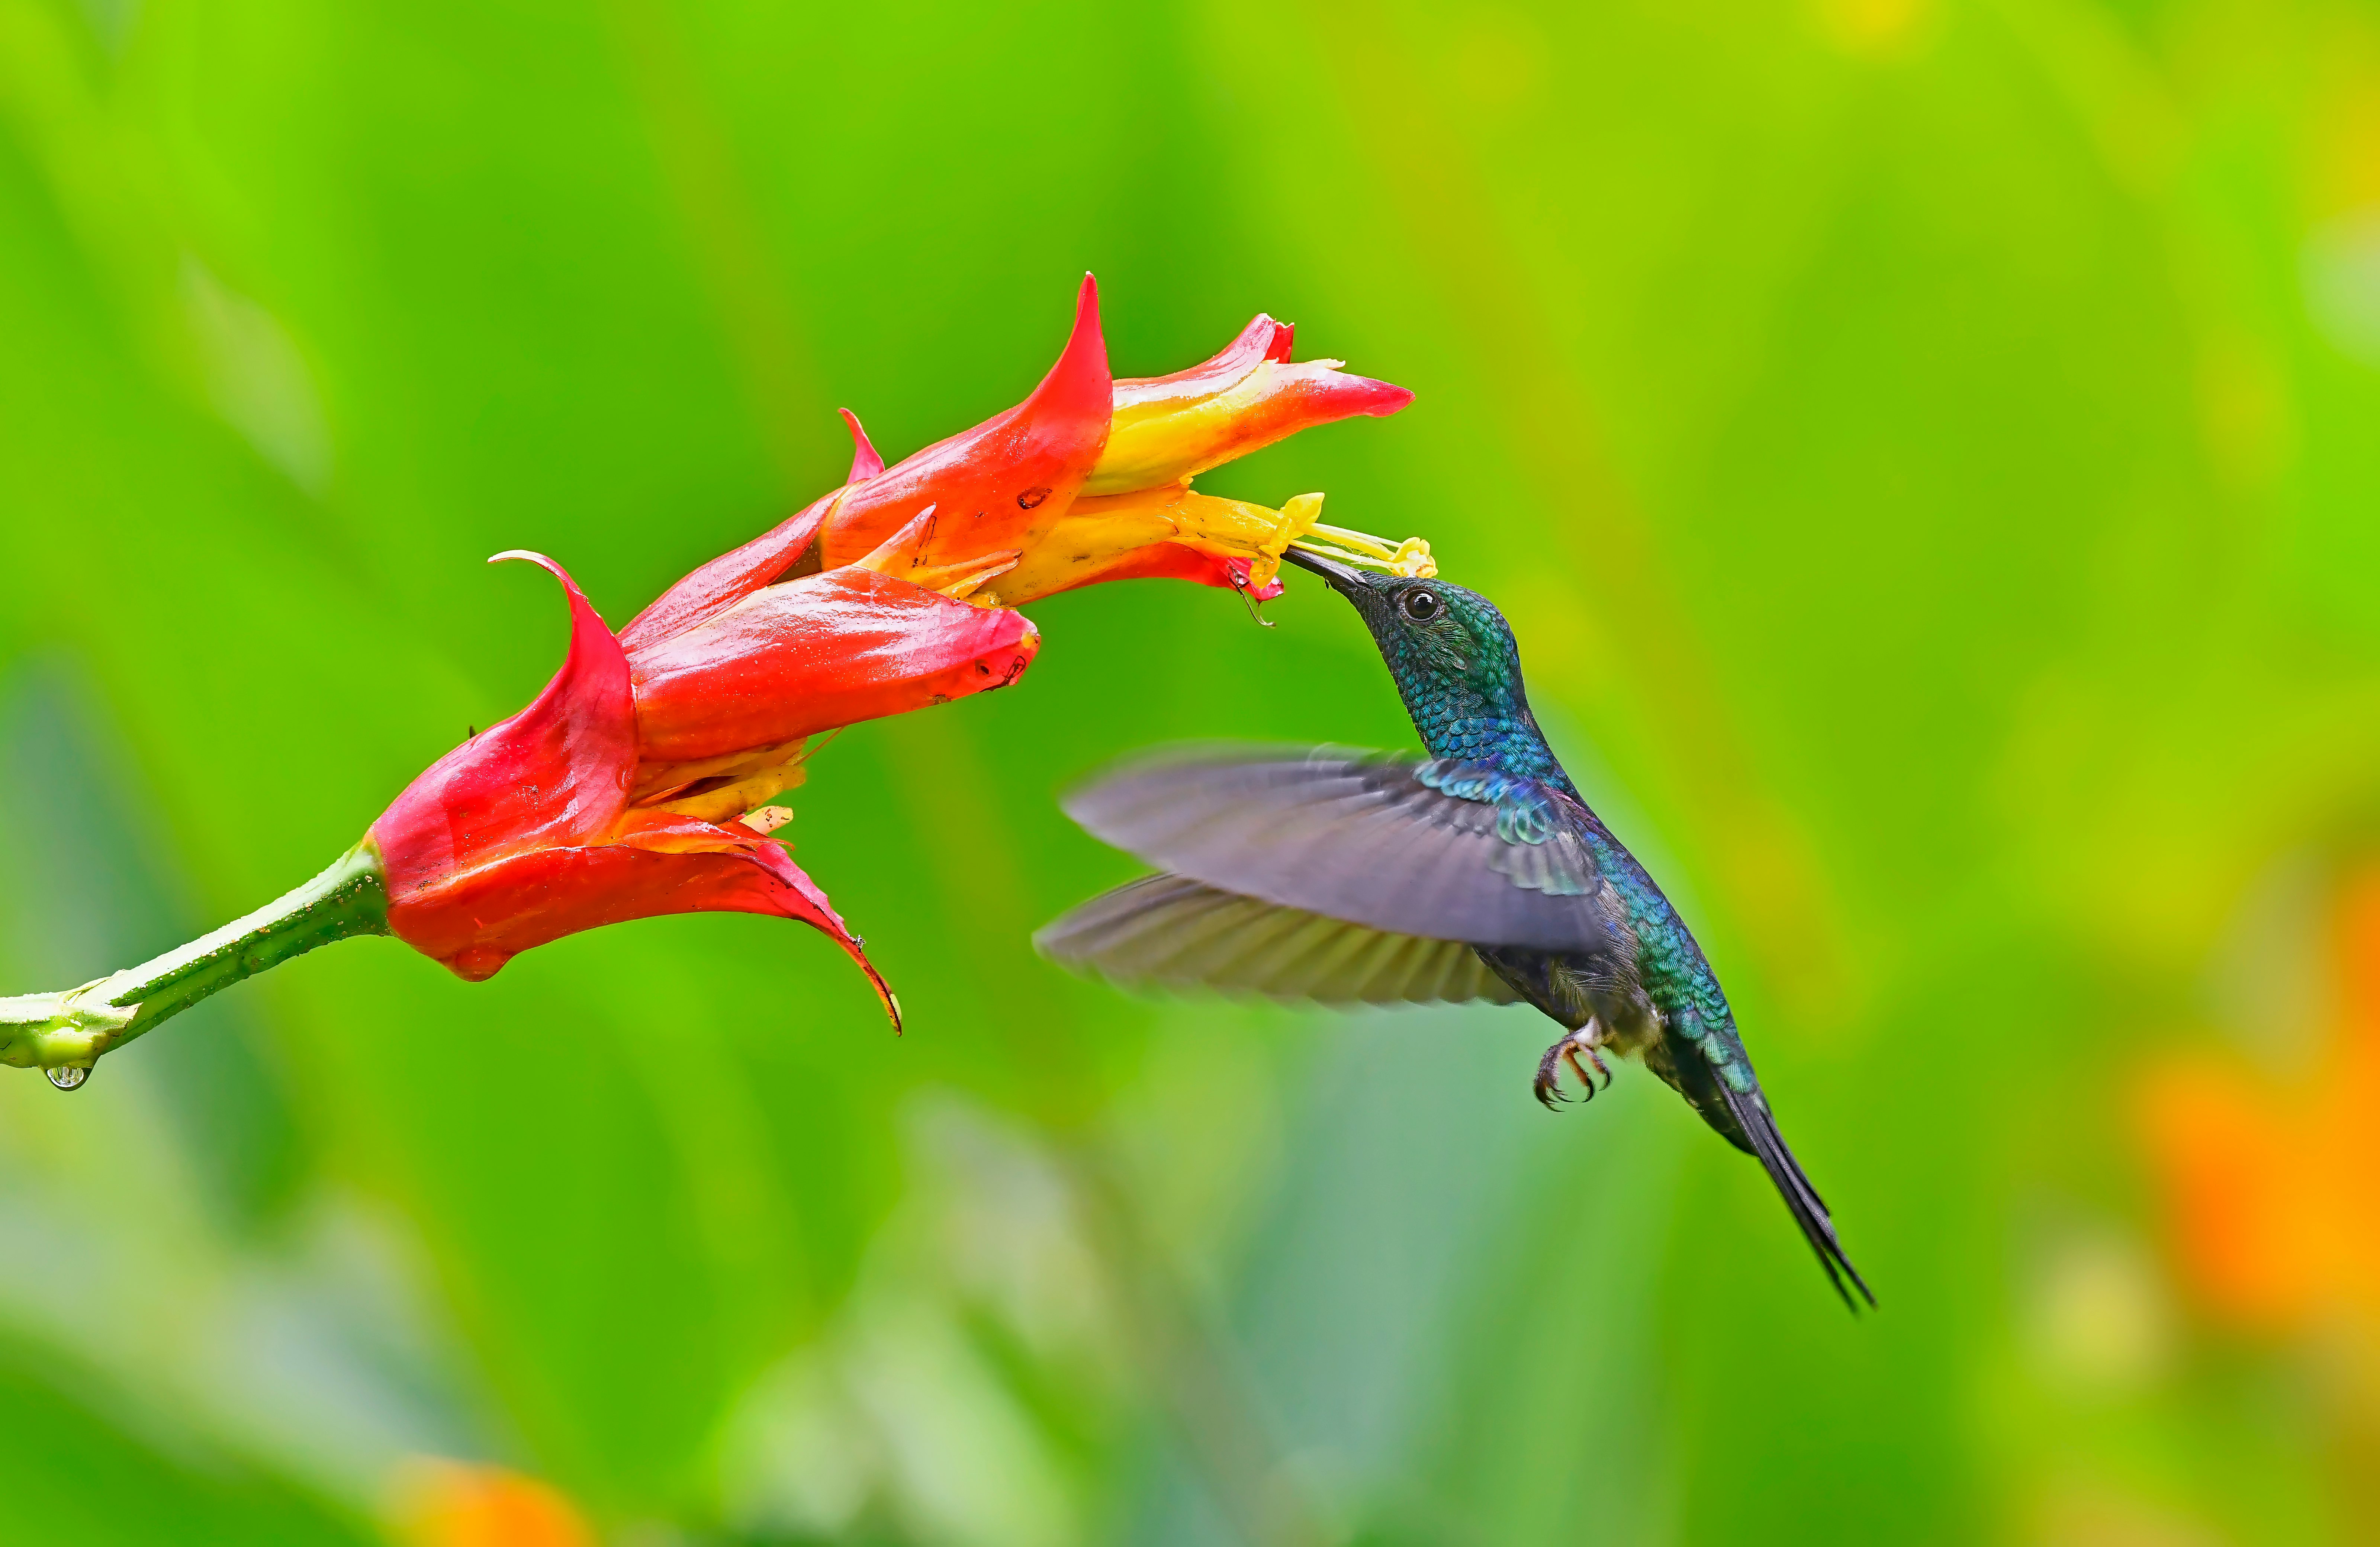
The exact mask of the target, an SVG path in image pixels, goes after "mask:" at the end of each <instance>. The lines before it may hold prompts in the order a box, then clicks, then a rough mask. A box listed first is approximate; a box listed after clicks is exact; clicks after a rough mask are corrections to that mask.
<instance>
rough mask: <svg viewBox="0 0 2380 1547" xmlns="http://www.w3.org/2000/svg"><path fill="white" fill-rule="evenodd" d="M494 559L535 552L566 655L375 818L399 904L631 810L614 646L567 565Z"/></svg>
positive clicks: (623, 675)
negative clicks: (546, 677)
mask: <svg viewBox="0 0 2380 1547" xmlns="http://www.w3.org/2000/svg"><path fill="white" fill-rule="evenodd" d="M496 558H497V559H508V558H525V559H528V561H529V562H531V563H532V564H537V565H541V566H544V568H545V569H546V570H548V571H549V572H550V573H551V574H552V575H553V578H554V579H558V580H560V581H561V582H562V589H563V591H564V592H565V594H566V595H567V596H568V598H569V602H570V652H569V653H568V654H567V655H566V656H565V658H564V660H563V663H562V669H561V670H560V671H558V672H556V673H554V674H553V681H551V682H549V683H547V684H546V686H545V691H544V692H542V693H540V694H539V695H538V697H537V701H536V702H534V703H532V704H530V705H529V706H528V708H527V709H524V710H522V711H521V712H520V713H517V714H516V715H514V716H513V717H512V718H511V719H509V720H506V721H504V723H503V724H501V725H494V726H492V727H490V728H489V729H487V730H485V731H482V732H480V734H479V735H478V736H475V737H472V738H471V739H470V740H468V741H467V742H465V743H464V744H463V745H462V746H460V747H457V748H455V749H454V750H453V751H451V752H449V753H447V754H446V755H445V756H444V757H443V758H440V759H439V760H438V761H436V762H434V763H432V764H431V765H430V768H429V771H428V772H426V773H424V774H422V775H421V776H420V777H419V778H418V779H416V780H414V781H413V783H412V785H411V786H408V787H407V790H406V791H405V793H404V794H402V795H400V796H398V797H397V798H396V800H395V804H393V805H391V806H390V807H389V809H388V810H385V811H383V812H382V813H381V817H380V820H379V821H378V822H373V823H372V826H371V836H372V838H373V839H374V840H375V841H376V842H377V843H378V844H379V845H380V850H381V855H382V858H383V859H384V860H385V861H386V863H387V866H388V889H389V895H390V896H391V897H392V898H393V899H397V900H399V901H401V900H402V899H403V898H404V897H405V896H406V895H407V893H408V892H410V891H413V890H417V889H419V888H421V887H424V886H429V885H432V884H434V883H437V882H438V881H440V880H441V879H442V878H443V877H445V876H447V875H448V874H450V873H451V872H453V871H456V870H459V869H467V868H468V867H470V866H472V865H474V864H477V863H479V862H480V861H481V860H483V859H486V858H488V857H491V856H492V855H496V854H500V853H504V852H508V851H510V850H514V849H518V848H524V847H534V846H553V845H562V844H574V843H580V842H583V841H585V840H586V839H588V838H589V837H591V836H594V835H596V834H601V833H602V832H604V831H606V830H607V829H608V828H609V827H610V826H611V825H612V823H613V822H614V821H615V820H616V819H617V818H618V817H619V815H620V813H621V812H622V811H623V810H625V809H626V807H627V795H628V783H629V779H630V777H631V775H632V774H633V773H634V771H635V768H636V758H637V720H636V708H635V703H634V700H633V699H632V698H631V696H630V689H629V685H628V663H627V659H626V657H625V655H623V654H622V652H621V650H620V645H619V641H618V640H614V639H613V637H612V631H611V630H610V629H608V628H606V627H603V620H602V619H601V617H599V616H597V615H596V613H595V609H594V608H593V607H592V606H590V605H589V603H588V601H587V598H586V596H585V595H584V594H583V593H582V592H581V591H579V589H578V587H577V585H575V584H573V583H572V581H571V579H570V577H569V575H567V574H566V573H565V572H564V570H563V567H562V566H560V565H558V564H556V563H554V562H553V560H552V559H550V558H547V557H545V556H544V555H543V554H530V553H522V552H518V551H515V552H511V553H504V554H497V555H496ZM489 562H490V563H494V562H495V560H494V559H492V560H490V561H489Z"/></svg>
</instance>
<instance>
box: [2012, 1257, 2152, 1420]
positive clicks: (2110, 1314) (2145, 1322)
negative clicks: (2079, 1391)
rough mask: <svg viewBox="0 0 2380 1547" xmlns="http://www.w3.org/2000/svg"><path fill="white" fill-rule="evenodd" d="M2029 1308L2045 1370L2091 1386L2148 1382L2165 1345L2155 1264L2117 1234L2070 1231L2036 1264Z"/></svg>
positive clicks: (2127, 1386) (2118, 1386) (2109, 1387)
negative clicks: (2071, 1234) (2070, 1235)
mask: <svg viewBox="0 0 2380 1547" xmlns="http://www.w3.org/2000/svg"><path fill="white" fill-rule="evenodd" d="M2033 1302H2034V1303H2033V1306H2032V1317H2031V1321H2032V1323H2033V1326H2032V1332H2033V1342H2034V1351H2035V1353H2036V1355H2037V1357H2038V1358H2040V1360H2041V1362H2042V1363H2043V1365H2045V1366H2046V1368H2047V1369H2048V1370H2049V1371H2050V1373H2052V1374H2053V1375H2055V1376H2056V1377H2058V1379H2059V1380H2061V1381H2064V1382H2067V1383H2070V1384H2073V1385H2077V1386H2082V1387H2085V1388H2088V1389H2091V1390H2096V1391H2107V1392H2116V1391H2124V1390H2130V1389H2133V1388H2137V1387H2139V1386H2140V1385H2142V1384H2143V1383H2146V1382H2148V1381H2150V1380H2152V1379H2154V1378H2155V1376H2156V1375H2157V1374H2158V1373H2159V1372H2160V1371H2161V1370H2163V1369H2164V1367H2165V1364H2166V1362H2167V1358H2168V1354H2169V1353H2170V1351H2171V1347H2172V1319H2171V1317H2170V1316H2169V1315H2168V1313H2167V1308H2166V1297H2165V1289H2164V1285H2162V1284H2160V1283H2159V1282H2158V1279H2157V1274H2156V1271H2155V1266H2154V1264H2152V1263H2151V1262H2150V1261H2148V1260H2147V1258H2146V1256H2145V1255H2144V1254H2143V1253H2142V1252H2141V1251H2140V1250H2139V1249H2136V1248H2134V1247H2133V1246H2132V1245H2131V1243H2130V1242H2127V1241H2125V1240H2123V1239H2121V1238H2119V1237H2116V1236H2107V1235H2100V1234H2089V1235H2077V1236H2074V1237H2073V1238H2071V1239H2070V1240H2067V1241H2065V1242H2063V1243H2061V1244H2060V1245H2059V1246H2058V1248H2057V1249H2055V1250H2054V1251H2052V1252H2051V1253H2050V1254H2049V1255H2048V1257H2047V1259H2046V1261H2044V1262H2043V1263H2042V1265H2041V1272H2040V1274H2039V1276H2038V1278H2037V1280H2036V1281H2035V1283H2034V1295H2033Z"/></svg>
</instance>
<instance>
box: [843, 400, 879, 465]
mask: <svg viewBox="0 0 2380 1547" xmlns="http://www.w3.org/2000/svg"><path fill="white" fill-rule="evenodd" d="M835 412H836V413H839V414H841V415H842V416H843V421H844V423H845V424H848V425H850V426H851V478H850V480H849V481H851V482H853V483H856V482H858V481H860V480H861V479H863V478H874V477H875V476H876V475H877V474H878V473H880V472H882V471H883V470H884V458H883V457H880V456H878V455H877V453H876V447H875V446H874V445H870V444H869V443H868V432H867V431H865V430H862V429H861V428H860V427H859V416H858V415H857V414H856V413H853V412H852V411H851V410H850V409H849V408H837V409H836V410H835Z"/></svg>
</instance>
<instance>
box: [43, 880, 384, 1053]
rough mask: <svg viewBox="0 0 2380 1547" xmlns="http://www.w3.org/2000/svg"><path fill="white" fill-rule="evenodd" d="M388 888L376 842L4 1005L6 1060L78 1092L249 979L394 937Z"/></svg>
mask: <svg viewBox="0 0 2380 1547" xmlns="http://www.w3.org/2000/svg"><path fill="white" fill-rule="evenodd" d="M388 932H389V928H388V887H387V884H386V883H385V882H384V881H383V878H382V870H381V858H380V852H379V850H378V849H377V848H375V847H373V846H372V845H371V844H370V842H369V841H367V842H364V843H360V844H358V845H357V846H356V847H353V848H351V849H349V850H348V851H347V852H346V854H344V855H341V856H340V857H339V860H338V862H337V863H336V864H334V865H333V866H332V867H331V868H330V869H328V870H326V871H323V872H322V874H320V875H318V876H316V877H314V878H313V879H312V880H311V881H309V882H307V883H305V884H304V885H302V886H299V887H297V889H295V890H294V891H291V892H288V893H286V894H285V895H282V896H280V897H277V898H275V899H274V900H273V901H272V902H269V903H267V904H265V905H264V906H263V907H260V908H258V909H257V910H256V911H255V912H253V913H250V914H249V915H247V916H246V917H244V918H239V919H235V920H232V921H231V922H230V923H228V924H225V926H224V927H223V928H221V929H219V930H216V931H214V932H212V933H211V934H204V935H200V937H199V938H198V939H196V940H193V941H191V942H189V943H188V944H184V945H177V946H176V947H175V948H174V949H173V950H170V951H168V952H166V953H165V954H164V956H158V957H156V958H155V959H153V960H151V961H146V962H143V963H141V964H140V966H138V967H128V968H124V970H122V971H120V972H115V973H111V974H109V975H108V976H107V977H104V978H101V979H98V980H97V981H92V982H88V983H85V984H83V985H82V986H81V987H80V988H72V989H67V990H64V991H61V992H58V993H27V994H19V995H17V996H16V997H14V998H7V999H0V1064H8V1065H13V1066H16V1067H18V1068H20V1069H21V1068H39V1069H42V1070H43V1071H44V1072H46V1073H47V1074H48V1076H49V1078H50V1083H51V1084H53V1085H55V1086H57V1087H58V1088H59V1089H60V1090H73V1089H74V1088H75V1087H77V1086H79V1085H80V1084H81V1083H82V1082H83V1080H84V1079H85V1078H87V1077H88V1076H89V1075H90V1072H91V1064H92V1062H93V1061H94V1060H96V1059H97V1058H98V1057H99V1055H100V1054H103V1053H106V1052H109V1051H111V1050H113V1049H115V1048H117V1047H121V1046H122V1045H123V1044H125V1043H126V1042H128V1041H131V1040H132V1039H133V1038H135V1037H138V1036H140V1034H141V1033H142V1032H144V1031H147V1030H148V1029H151V1028H152V1027H154V1026H158V1025H161V1024H162V1023H164V1022H165V1021H167V1020H170V1019H172V1018H173V1017H176V1016H177V1015H180V1014H181V1013H182V1012H183V1011H184V1010H187V1009H188V1008H189V1007H190V1006H191V1005H195V1004H197V1003H199V1001H200V1000H202V999H204V998H206V997H207V996H208V995H210V994H212V993H216V992H218V991H219V990H222V989H226V988H229V987H230V986H231V985H232V984H234V983H236V982H238V981H240V980H241V979H243V978H249V977H253V976H255V975H256V974H257V973H259V972H261V971H263V970H265V969H266V968H272V967H278V966H280V965H281V964H282V963H283V962H285V961H287V960H289V959H290V958H292V957H294V956H304V955H305V954H306V953H307V952H309V951H310V950H312V949H314V948H315V947H316V946H318V945H328V944H331V943H332V942H333V941H334V940H346V939H348V938H350V937H351V936H354V935H358V934H386V933H388Z"/></svg>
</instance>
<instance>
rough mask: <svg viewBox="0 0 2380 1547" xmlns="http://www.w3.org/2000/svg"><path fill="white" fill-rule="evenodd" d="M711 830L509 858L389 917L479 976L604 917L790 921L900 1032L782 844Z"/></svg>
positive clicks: (426, 950)
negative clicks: (868, 990) (690, 840)
mask: <svg viewBox="0 0 2380 1547" xmlns="http://www.w3.org/2000/svg"><path fill="white" fill-rule="evenodd" d="M712 831H714V832H715V833H717V834H718V835H719V836H718V841H720V842H722V844H724V845H725V846H726V847H718V848H705V849H698V850H694V851H690V852H689V851H683V850H670V849H655V848H649V847H642V846H640V845H639V844H638V843H637V842H635V841H624V842H619V843H610V844H597V845H589V846H586V847H559V848H539V849H531V850H529V851H528V852H526V853H521V854H514V855H509V856H506V857H504V858H503V859H497V860H494V861H493V862H492V863H489V864H486V865H483V866H480V867H479V868H478V869H476V870H472V871H467V872H465V873H462V874H459V875H456V876H453V877H450V878H448V880H447V881H446V882H445V883H443V885H441V886H439V887H437V888H435V889H433V890H431V891H430V892H428V893H425V894H420V895H415V896H413V897H410V898H398V899H395V900H394V901H392V902H391V904H390V906H389V911H388V918H389V926H390V928H391V929H392V930H393V931H395V933H396V936H397V938H399V939H400V940H403V941H404V942H405V943H406V944H408V945H411V946H412V947H413V948H414V949H416V950H418V951H420V952H421V953H422V954H423V955H425V956H431V957H432V958H434V959H435V960H437V961H440V962H443V964H444V965H445V966H447V967H448V968H452V969H453V970H454V971H455V973H456V974H458V975H459V976H461V977H463V978H466V979H468V980H469V981H472V982H479V981H482V980H484V979H487V978H490V977H492V976H494V975H495V973H496V971H497V970H498V969H499V968H502V967H503V966H504V963H506V962H507V961H510V960H511V959H512V958H513V957H514V956H518V955H519V954H520V953H521V952H523V951H526V950H528V949H530V948H531V947H533V946H538V945H542V944H546V943H548V942H549V941H554V940H559V939H561V938H562V937H563V936H564V935H566V934H577V933H578V932H580V931H582V930H591V929H600V928H601V927H602V926H603V925H605V924H618V923H625V922H627V921H628V920H633V919H653V918H659V917H662V916H663V915H665V914H673V913H760V914H767V915H770V916H772V917H775V918H779V919H791V920H795V922H798V923H804V924H807V925H809V926H810V927H811V928H812V929H815V930H817V931H819V932H820V933H822V934H824V935H826V936H827V937H828V938H829V939H831V940H832V941H834V943H835V944H838V945H840V946H842V947H843V949H844V954H846V955H847V956H850V957H851V959H852V960H853V961H854V962H856V963H857V964H858V966H859V969H860V970H861V971H863V972H865V973H866V974H868V982H869V984H870V985H871V986H873V987H874V989H875V990H876V993H877V997H878V998H879V999H880V1000H881V1001H882V1002H883V1005H884V1008H885V1012H886V1014H888V1015H890V1016H891V1017H892V1027H893V1029H894V1030H896V1031H897V1030H899V1029H900V1027H901V1012H900V1005H899V1004H898V1003H897V1002H896V1001H895V1000H894V999H893V997H892V990H891V989H889V988H887V987H886V986H885V983H884V980H883V978H882V977H881V976H880V974H879V973H878V972H877V970H876V968H875V966H874V964H873V963H871V962H869V961H868V954H867V952H866V951H865V950H863V949H862V948H861V947H860V944H859V942H858V940H857V939H856V937H855V936H854V935H853V934H852V932H851V931H850V930H849V929H848V928H847V927H846V926H845V925H844V921H843V920H842V918H841V917H840V916H839V915H838V914H837V913H836V912H835V911H834V908H833V907H832V905H831V904H829V903H828V901H827V898H826V894H825V893H823V892H821V891H820V890H819V888H818V886H817V884H816V883H813V882H812V881H811V880H810V878H809V877H808V876H807V875H805V874H804V873H803V872H802V871H801V869H800V867H798V866H796V865H795V863H794V862H793V860H792V859H791V858H790V857H789V856H787V855H786V853H785V851H784V849H783V847H780V846H778V845H776V844H773V843H769V842H767V841H765V840H759V839H757V838H756V839H754V840H752V841H750V842H739V841H736V840H735V839H734V838H733V837H732V836H731V835H730V834H727V833H726V832H725V831H724V830H723V829H713V830H712Z"/></svg>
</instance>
